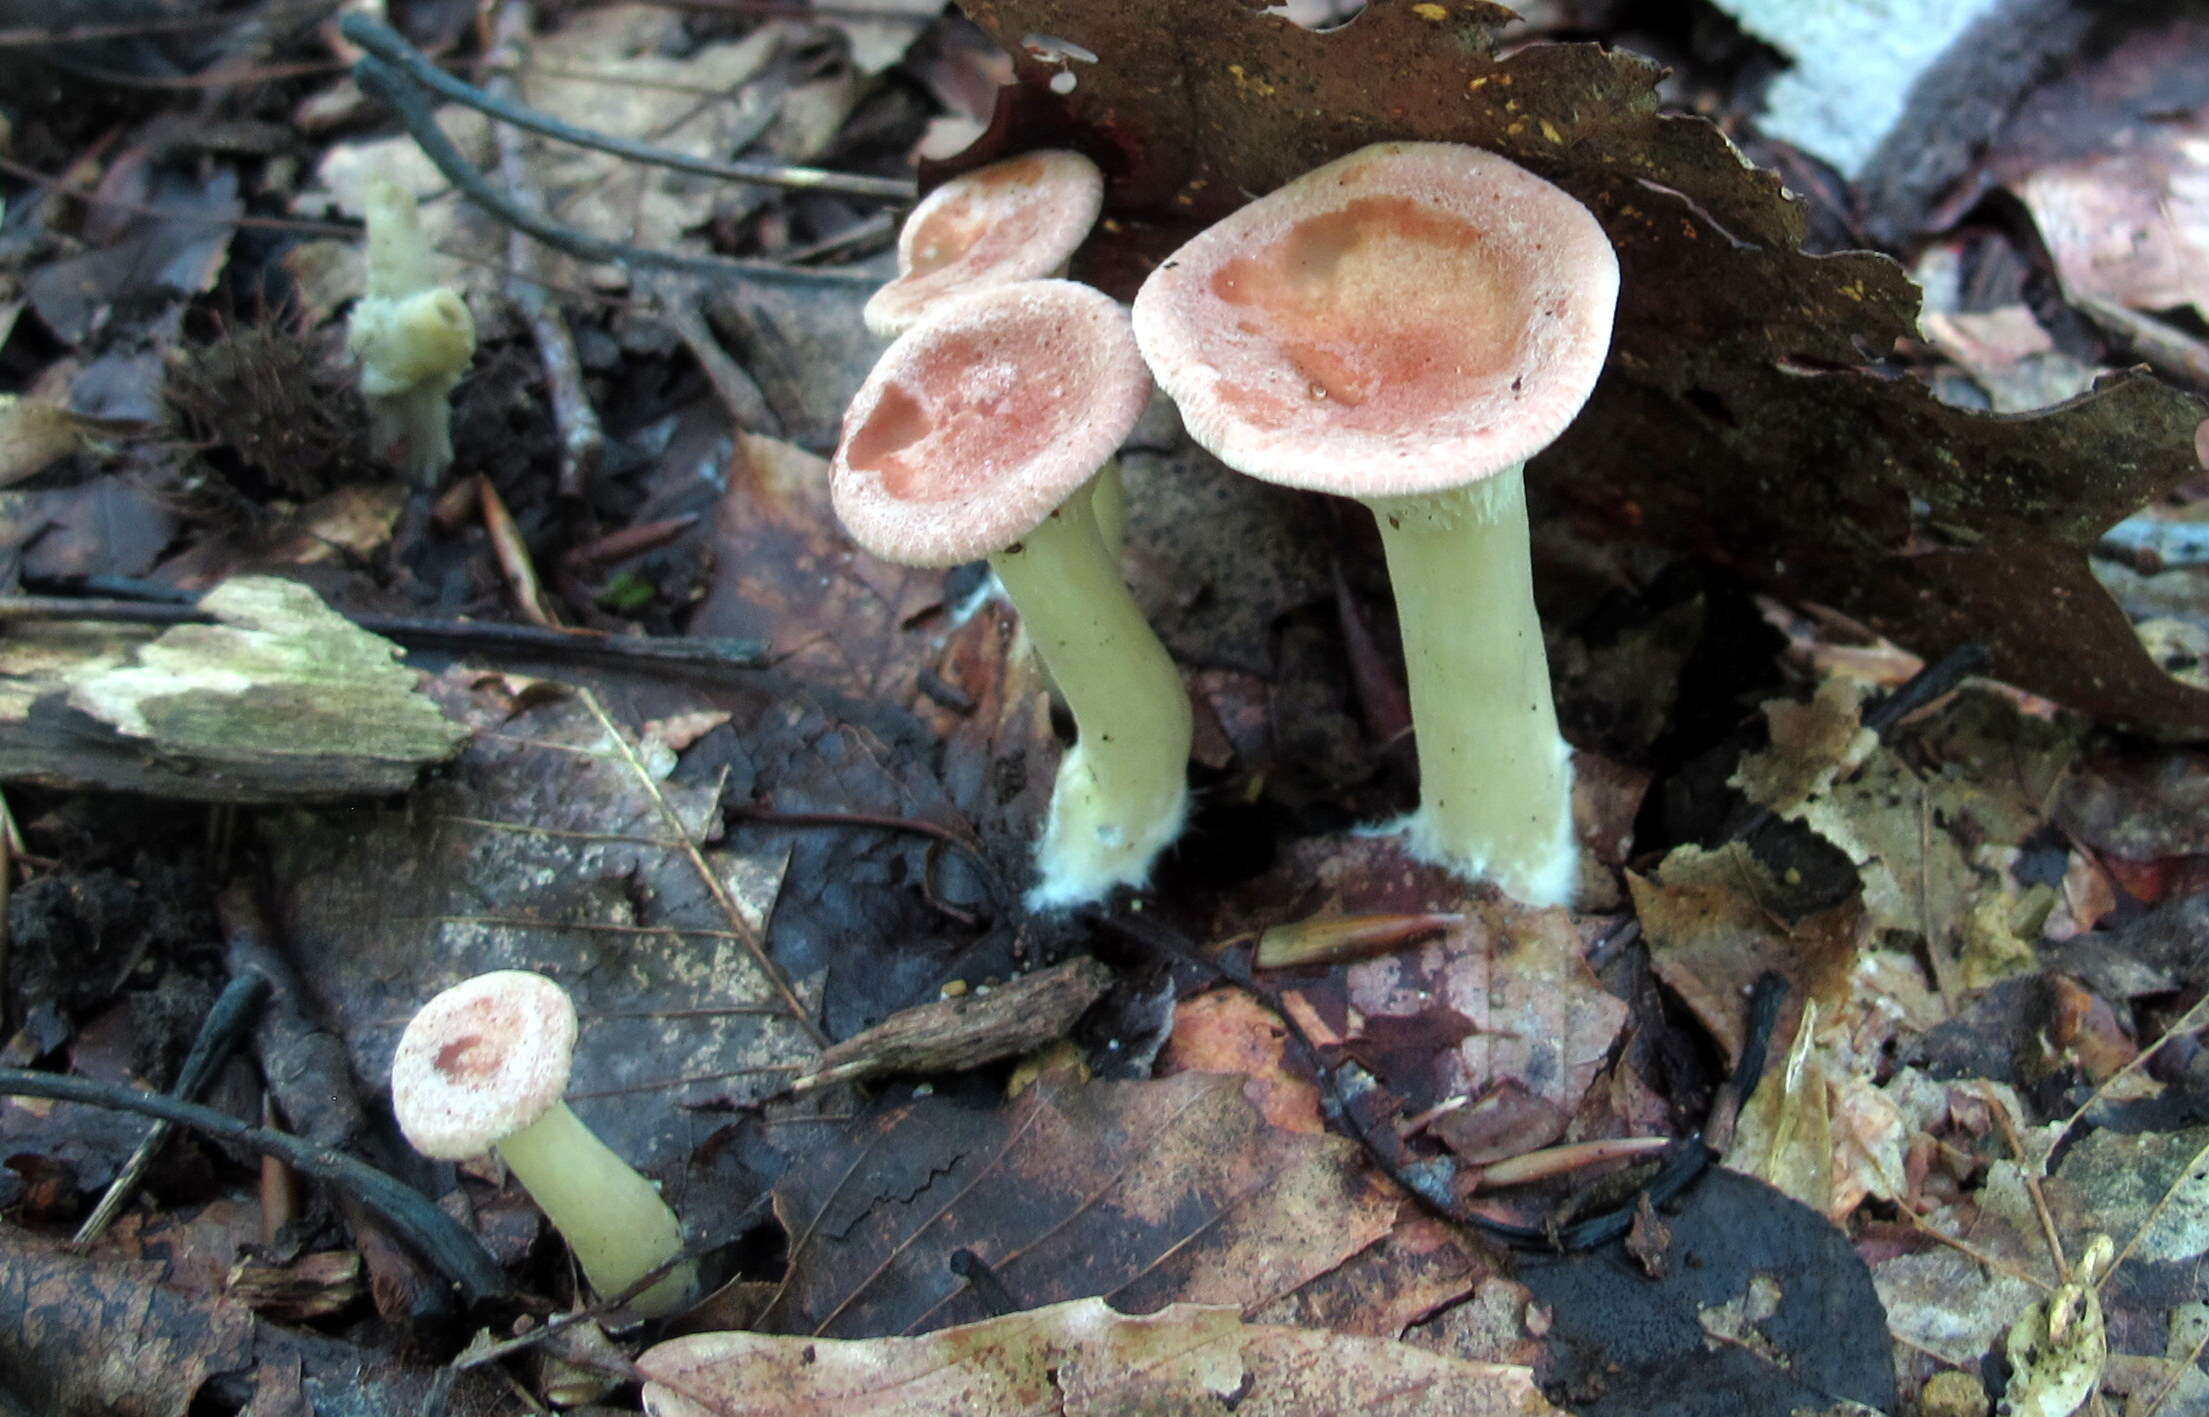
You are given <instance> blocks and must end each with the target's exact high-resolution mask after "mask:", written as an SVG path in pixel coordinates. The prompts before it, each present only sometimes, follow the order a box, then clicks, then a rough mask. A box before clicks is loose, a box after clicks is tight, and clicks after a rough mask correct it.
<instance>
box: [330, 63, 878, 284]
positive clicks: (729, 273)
mask: <svg viewBox="0 0 2209 1417" xmlns="http://www.w3.org/2000/svg"><path fill="white" fill-rule="evenodd" d="M353 82H355V83H357V84H359V85H360V87H361V92H363V93H365V94H367V95H368V96H369V97H371V98H375V99H380V100H382V101H383V102H384V103H386V104H388V105H390V107H391V110H392V112H394V113H396V114H398V115H399V121H400V122H401V123H402V124H404V125H405V126H406V130H407V132H408V134H409V135H411V136H412V137H413V139H414V142H415V145H416V146H418V147H420V148H421V149H422V155H423V156H424V157H426V158H428V159H429V160H430V162H431V164H432V165H434V166H435V167H436V168H437V170H438V171H439V172H441V173H443V174H444V177H445V180H446V181H447V182H450V183H452V184H453V186H455V187H457V188H459V189H460V192H461V194H462V195H463V196H465V197H466V198H467V199H468V200H469V201H471V202H474V203H475V204H476V205H477V206H479V207H481V208H483V209H484V210H485V211H487V212H489V213H490V214H491V215H492V216H493V217H495V218H497V219H498V220H499V221H501V222H503V223H505V224H506V225H508V226H510V227H513V228H514V229H515V230H516V231H523V232H527V233H528V234H529V235H531V236H534V237H536V238H537V239H538V240H539V241H542V242H544V243H545V244H546V245H547V246H550V247H552V248H553V249H555V250H559V251H565V252H567V253H568V254H569V255H571V256H574V257H576V258H577V259H579V260H584V261H610V262H613V263H615V264H617V265H625V266H633V267H640V268H644V269H651V270H670V271H681V272H684V273H685V274H688V275H695V276H704V277H706V278H708V279H712V280H719V281H743V280H761V281H774V280H780V281H792V282H797V283H800V284H806V285H851V284H854V283H863V282H864V279H865V278H864V277H860V276H854V275H851V274H848V273H845V272H840V271H824V270H814V269H811V268H809V267H803V266H778V265H776V264H774V263H773V262H771V261H739V260H735V259H732V258H730V257H727V256H690V255H685V254H683V253H681V252H678V251H654V250H652V249H650V248H649V247H644V246H631V245H629V244H628V243H627V242H623V241H608V240H606V239H604V238H603V237H598V236H593V235H591V234H590V233H589V232H587V231H581V230H578V229H577V228H575V227H572V226H568V225H566V224H564V223H562V222H557V221H554V220H552V218H550V217H548V216H545V215H544V214H543V213H541V212H535V211H531V210H530V209H528V208H527V207H524V206H521V205H520V204H518V203H516V202H514V201H511V200H509V199H508V198H507V197H506V196H505V195H504V194H503V193H501V192H499V191H498V190H497V189H496V188H494V187H492V186H491V184H490V183H489V182H488V181H486V180H485V179H484V176H483V174H482V173H481V172H479V171H477V170H476V167H475V165H474V164H473V163H471V162H469V161H468V159H467V158H465V157H463V156H461V153H460V149H458V148H456V147H454V146H453V144H452V139H450V138H448V137H446V136H445V132H444V130H443V129H442V128H439V127H438V126H437V120H436V118H434V117H433V116H431V114H430V111H429V108H428V106H427V105H426V104H424V103H423V102H422V95H421V91H420V90H418V89H416V88H415V87H414V86H413V85H412V84H410V83H408V82H407V81H406V79H405V77H404V76H403V75H401V74H400V73H399V71H397V70H396V69H393V68H392V67H391V66H390V65H388V64H386V63H384V62H383V61H382V60H381V59H377V58H375V57H374V56H369V57H367V58H364V59H362V60H361V61H360V62H359V63H358V64H355V65H354V66H353Z"/></svg>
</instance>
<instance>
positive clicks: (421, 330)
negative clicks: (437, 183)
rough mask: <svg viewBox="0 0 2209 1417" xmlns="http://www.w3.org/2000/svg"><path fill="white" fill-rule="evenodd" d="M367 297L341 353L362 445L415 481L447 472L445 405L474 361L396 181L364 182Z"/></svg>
mask: <svg viewBox="0 0 2209 1417" xmlns="http://www.w3.org/2000/svg"><path fill="white" fill-rule="evenodd" d="M366 204H367V215H368V289H367V293H366V294H364V295H362V296H361V299H360V303H359V304H357V305H355V306H354V307H353V317H352V320H351V322H350V323H349V324H348V325H347V327H346V347H347V348H348V349H350V350H351V351H352V353H353V357H354V358H355V359H357V360H358V361H360V386H361V394H362V395H363V396H364V397H365V398H366V399H367V400H368V421H369V429H368V432H369V441H370V444H371V446H373V447H374V448H375V450H376V452H377V454H378V455H379V456H381V457H384V458H387V459H389V460H390V462H391V463H392V464H393V465H394V466H396V467H397V468H399V470H400V471H402V472H404V473H406V475H407V476H408V477H410V478H412V479H413V480H415V481H416V482H420V483H425V484H426V483H433V482H435V481H436V480H437V479H438V478H439V477H440V476H442V475H443V474H444V471H445V469H446V468H448V467H450V466H451V465H452V460H453V440H452V409H451V405H450V403H449V401H448V400H449V398H450V396H451V394H452V391H453V388H454V386H455V385H457V384H458V383H459V382H460V376H461V375H462V374H463V373H464V372H466V370H467V368H468V361H469V360H471V359H473V358H474V357H475V352H476V326H475V320H474V317H472V316H471V315H469V313H468V305H467V302H466V301H464V300H462V299H461V298H460V296H459V295H458V294H457V293H456V292H454V291H452V290H449V289H447V288H445V287H444V286H441V285H439V284H437V282H436V280H435V278H434V276H433V275H432V272H431V269H430V267H431V262H430V245H429V242H428V240H426V239H425V238H424V237H423V235H422V228H421V223H420V220H419V215H418V213H417V212H416V210H415V205H414V196H413V194H412V193H410V192H408V191H407V190H406V189H405V188H404V187H401V186H400V185H399V184H397V183H396V182H392V181H389V180H387V179H384V178H380V177H379V178H377V179H376V180H374V181H372V182H370V183H369V184H368V192H367V197H366Z"/></svg>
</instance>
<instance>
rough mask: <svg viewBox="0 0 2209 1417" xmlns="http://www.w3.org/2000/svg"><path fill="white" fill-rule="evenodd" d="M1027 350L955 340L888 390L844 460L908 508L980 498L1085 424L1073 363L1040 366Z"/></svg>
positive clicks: (852, 438) (946, 339) (1003, 342)
mask: <svg viewBox="0 0 2209 1417" xmlns="http://www.w3.org/2000/svg"><path fill="white" fill-rule="evenodd" d="M1023 344H1024V342H1021V341H1017V340H1007V339H1003V338H990V337H987V336H984V335H977V334H971V333H960V334H946V335H944V336H942V337H941V338H939V339H937V340H935V341H934V342H933V343H932V344H931V345H930V346H929V348H928V350H927V355H926V358H925V359H923V360H919V361H916V362H915V363H914V364H913V365H912V366H911V367H909V368H908V369H906V370H904V371H903V373H902V376H901V377H900V378H899V380H898V381H896V382H893V383H890V384H888V385H886V386H884V388H883V390H882V396H881V397H880V398H879V399H877V400H876V401H875V404H874V407H873V408H872V409H871V410H869V412H868V414H867V418H866V421H865V422H863V423H861V424H860V425H859V426H858V427H856V428H853V429H851V430H849V431H848V432H847V433H846V434H845V440H844V461H845V463H846V465H848V466H849V467H850V468H851V470H852V471H854V472H860V473H865V474H867V475H868V476H870V477H873V478H876V479H877V480H879V481H880V483H881V484H882V489H883V491H885V492H887V493H888V494H889V495H890V496H891V497H893V498H896V499H897V500H899V501H901V502H948V501H952V500H954V499H957V498H960V497H964V496H968V495H971V494H972V493H974V492H975V491H976V490H978V489H979V488H982V487H986V486H988V485H989V484H990V483H992V482H994V481H996V480H997V479H998V478H1000V477H1002V476H1004V475H1005V474H1006V473H1007V472H1008V471H1009V470H1011V469H1013V468H1017V467H1019V466H1020V465H1021V464H1023V463H1025V462H1026V461H1028V460H1029V459H1030V458H1032V457H1034V456H1035V455H1036V454H1037V452H1039V451H1040V450H1042V449H1043V448H1045V447H1046V446H1048V445H1049V444H1050V442H1051V441H1052V440H1053V439H1055V438H1057V437H1059V436H1061V435H1062V433H1063V432H1064V431H1065V425H1067V424H1069V423H1071V422H1072V421H1073V420H1075V419H1077V418H1079V417H1080V416H1082V412H1083V402H1082V400H1080V399H1078V398H1074V397H1071V396H1070V393H1071V391H1070V390H1069V389H1068V388H1067V387H1066V382H1065V376H1064V372H1063V369H1064V366H1063V361H1051V362H1049V363H1045V364H1043V365H1042V366H1041V367H1037V366H1036V364H1035V363H1034V362H1033V361H1031V360H1028V359H1022V358H1021V357H1020V356H1021V355H1022V354H1023V353H1027V354H1030V355H1033V354H1036V353H1038V352H1039V351H1036V350H1031V349H1025V348H1024V347H1023Z"/></svg>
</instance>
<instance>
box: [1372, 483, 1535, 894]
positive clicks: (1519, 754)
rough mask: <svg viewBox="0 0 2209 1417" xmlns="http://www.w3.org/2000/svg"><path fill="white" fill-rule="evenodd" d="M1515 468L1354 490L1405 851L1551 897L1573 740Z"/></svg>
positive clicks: (1508, 888)
mask: <svg viewBox="0 0 2209 1417" xmlns="http://www.w3.org/2000/svg"><path fill="white" fill-rule="evenodd" d="M1521 473H1522V468H1521V467H1512V468H1507V469H1505V470H1503V471H1501V472H1499V473H1496V474H1495V475H1494V476H1492V477H1488V478H1484V479H1482V480H1481V481H1479V482H1475V483H1472V484H1471V485H1469V486H1466V487H1461V488H1457V489H1455V490H1452V491H1449V492H1438V493H1430V494H1425V495H1417V496H1406V497H1374V498H1369V499H1365V501H1366V506H1367V507H1369V508H1370V509H1371V510H1372V512H1373V515H1374V518H1375V519H1376V520H1377V521H1379V523H1380V528H1381V544H1382V546H1383V547H1384V549H1385V550H1386V551H1387V554H1388V576H1389V580H1390V581H1391V582H1392V583H1393V585H1394V586H1395V591H1396V618H1397V622H1398V624H1399V625H1400V626H1401V627H1402V634H1403V643H1404V670H1405V675H1406V677H1407V678H1408V679H1409V681H1410V687H1411V717H1412V722H1413V724H1414V725H1415V732H1416V733H1417V735H1418V740H1419V783H1420V802H1419V810H1418V811H1416V812H1414V813H1413V814H1412V815H1411V816H1410V817H1408V818H1406V819H1405V821H1404V822H1403V823H1401V824H1400V825H1401V829H1402V830H1403V831H1404V832H1405V834H1406V835H1407V837H1408V838H1409V840H1410V845H1411V849H1412V851H1413V853H1414V854H1416V855H1418V856H1419V857H1421V858H1422V859H1425V860H1429V861H1433V862H1435V863H1436V864H1438V865H1443V866H1447V867H1449V868H1450V869H1452V870H1454V871H1458V872H1461V873H1463V874H1464V875H1466V876H1468V877H1470V878H1473V879H1480V878H1483V877H1486V878H1488V879H1492V880H1494V881H1495V882H1496V884H1497V885H1499V886H1501V887H1502V888H1503V890H1504V892H1505V893H1506V894H1508V895H1510V896H1513V897H1515V898H1516V899H1518V900H1521V901H1524V902H1526V903H1527V904H1529V905H1562V904H1564V903H1566V902H1567V901H1568V900H1570V899H1571V896H1572V892H1573V886H1574V884H1575V882H1576V881H1577V879H1578V876H1579V852H1578V848H1577V846H1576V844H1575V842H1574V840H1573V832H1572V750H1571V749H1570V748H1569V747H1567V746H1566V744H1565V740H1564V739H1563V738H1562V737H1561V736H1559V734H1558V732H1557V710H1556V708H1555V707H1554V706H1553V705H1552V703H1551V701H1550V692H1549V658H1548V655H1547V653H1546V652H1545V651H1544V650H1543V648H1542V626H1541V622H1540V620H1539V619H1537V618H1536V616H1535V612H1534V577H1533V568H1532V565H1531V562H1530V558H1529V555H1528V550H1527V524H1526V483H1525V479H1524V478H1523V477H1522V476H1521Z"/></svg>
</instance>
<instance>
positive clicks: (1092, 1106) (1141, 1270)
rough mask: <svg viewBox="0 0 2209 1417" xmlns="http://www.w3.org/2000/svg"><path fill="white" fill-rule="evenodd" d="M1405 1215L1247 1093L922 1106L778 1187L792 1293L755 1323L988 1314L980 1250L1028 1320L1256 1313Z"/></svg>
mask: <svg viewBox="0 0 2209 1417" xmlns="http://www.w3.org/2000/svg"><path fill="white" fill-rule="evenodd" d="M1396 1205H1397V1199H1396V1197H1395V1196H1394V1195H1393V1193H1392V1192H1391V1191H1390V1189H1389V1188H1388V1187H1387V1186H1386V1185H1385V1184H1383V1183H1382V1182H1380V1181H1379V1180H1377V1179H1376V1178H1374V1177H1373V1176H1372V1175H1371V1174H1370V1173H1368V1172H1367V1171H1366V1170H1365V1168H1364V1166H1363V1163H1362V1157H1361V1155H1360V1153H1359V1152H1358V1150H1357V1148H1356V1147H1354V1146H1353V1145H1352V1144H1351V1143H1349V1142H1348V1141H1345V1140H1343V1139H1342V1138H1340V1137H1335V1136H1313V1135H1309V1134H1306V1133H1299V1132H1285V1131H1281V1130H1278V1129H1276V1128H1274V1127H1271V1126H1268V1125H1266V1123H1265V1122H1264V1121H1263V1120H1261V1119H1260V1118H1259V1116H1258V1114H1257V1113H1256V1112H1255V1111H1254V1110H1253V1109H1252V1108H1251V1106H1250V1104H1249V1103H1248V1102H1246V1101H1245V1100H1244V1098H1243V1088H1242V1079H1241V1078H1240V1077H1239V1076H1235V1075H1222V1074H1217V1073H1183V1074H1181V1075H1180V1076H1178V1077H1172V1078H1167V1079H1165V1080H1163V1081H1159V1082H1139V1083H1092V1084H1090V1085H1088V1086H1069V1085H1068V1084H1066V1083H1064V1082H1062V1081H1059V1080H1057V1079H1054V1078H1045V1079H1043V1080H1040V1081H1039V1082H1038V1083H1037V1085H1035V1086H1033V1087H1030V1088H1028V1089H1027V1090H1026V1091H1024V1092H1022V1093H1021V1094H1020V1096H1019V1097H1018V1098H1016V1099H1014V1101H1013V1102H1012V1103H1010V1104H1009V1105H1008V1106H1006V1107H1004V1108H1001V1109H997V1110H994V1111H988V1112H977V1111H975V1110H973V1109H972V1108H969V1107H961V1106H959V1105H957V1104H955V1103H952V1102H950V1101H948V1100H942V1099H933V1098H929V1099H921V1100H917V1101H914V1102H909V1103H906V1104H904V1105H901V1106H896V1107H891V1108H888V1109H886V1110H884V1111H881V1112H878V1113H877V1114H875V1115H874V1116H872V1117H871V1118H869V1119H867V1120H865V1121H863V1122H862V1123H860V1124H859V1125H858V1126H856V1127H854V1128H853V1129H852V1130H851V1131H850V1133H849V1134H848V1135H844V1136H840V1137H838V1138H836V1139H835V1140H834V1141H833V1142H824V1143H823V1144H821V1145H819V1146H817V1147H816V1148H814V1149H812V1150H811V1151H809V1153H808V1154H807V1155H806V1156H805V1157H804V1159H803V1160H802V1161H801V1162H800V1163H799V1164H798V1166H797V1167H796V1168H794V1169H793V1170H792V1171H791V1172H790V1173H789V1174H788V1175H786V1176H785V1177H784V1178H783V1179H782V1181H781V1182H780V1183H778V1184H777V1186H776V1188H775V1209H776V1213H777V1215H778V1216H780V1217H781V1219H782V1222H783V1224H784V1226H785V1227H786V1228H787V1229H788V1231H789V1232H790V1235H791V1241H790V1260H789V1266H790V1268H789V1277H788V1279H787V1280H786V1282H785V1284H784V1287H783V1290H782V1292H781V1293H780V1294H778V1295H777V1296H776V1298H775V1300H774V1302H772V1303H770V1304H769V1305H768V1306H767V1308H766V1310H765V1312H764V1313H763V1314H761V1315H760V1317H759V1318H758V1320H757V1323H756V1326H757V1327H759V1328H761V1329H764V1330H768V1331H773V1332H780V1333H799V1334H815V1335H843V1336H856V1335H875V1334H892V1333H916V1332H926V1331H930V1330H933V1329H937V1328H941V1327H944V1326H947V1325H950V1324H954V1323H959V1322H963V1321H971V1320H973V1319H974V1318H975V1317H976V1316H977V1315H979V1314H982V1313H986V1312H987V1309H986V1307H985V1306H984V1305H983V1304H982V1302H981V1300H980V1299H979V1298H978V1296H977V1295H976V1293H975V1292H974V1291H973V1290H971V1289H969V1288H968V1287H967V1286H966V1284H965V1282H964V1281H963V1280H961V1279H959V1278H958V1277H957V1276H956V1275H954V1274H953V1273H952V1271H951V1269H950V1268H949V1260H950V1257H951V1253H952V1251H954V1250H956V1249H960V1248H965V1249H970V1250H972V1251H973V1252H974V1253H975V1254H976V1255H977V1256H978V1257H979V1258H980V1259H981V1260H982V1261H983V1262H984V1263H985V1264H986V1265H988V1266H989V1268H990V1270H991V1271H992V1272H993V1273H994V1274H995V1276H996V1278H997V1280H998V1281H999V1283H1001V1284H1002V1285H1003V1287H1004V1289H1005V1290H1006V1291H1007V1292H1009V1293H1010V1294H1012V1295H1013V1296H1014V1297H1015V1298H1016V1299H1017V1300H1018V1301H1019V1302H1020V1303H1023V1304H1028V1305H1041V1304H1048V1303H1054V1302H1057V1301H1059V1300H1063V1299H1069V1298H1075V1297H1079V1296H1082V1295H1089V1294H1101V1295H1103V1296H1104V1297H1106V1298H1107V1299H1110V1300H1111V1301H1112V1302H1113V1303H1115V1304H1117V1305H1120V1306H1122V1307H1125V1308H1129V1309H1137V1310H1141V1309H1150V1308H1156V1307H1158V1306H1159V1305H1161V1304H1165V1303H1170V1302H1186V1303H1210V1304H1217V1303H1232V1304H1237V1305H1240V1306H1243V1307H1244V1308H1256V1307H1258V1306H1260V1305H1263V1304H1265V1303H1267V1302H1269V1301H1271V1300H1273V1299H1275V1298H1277V1297H1279V1296H1281V1295H1284V1294H1288V1293H1290V1292H1292V1291H1294V1290H1295V1289H1296V1288H1297V1287H1298V1286H1299V1285H1301V1284H1304V1283H1306V1282H1307V1281H1309V1280H1310V1279H1311V1278H1312V1277H1313V1276H1315V1275H1318V1274H1322V1273H1324V1272H1326V1271H1327V1270H1329V1269H1331V1268H1333V1267H1334V1266H1335V1265H1337V1264H1339V1263H1341V1262H1342V1261H1343V1260H1344V1259H1345V1258H1347V1257H1348V1256H1350V1255H1353V1254H1355V1253H1357V1252H1358V1251H1359V1250H1362V1249H1363V1248H1365V1247H1366V1246H1367V1245H1369V1244H1371V1243H1372V1242H1373V1241H1374V1240H1375V1239H1377V1238H1378V1237H1379V1236H1380V1235H1381V1234H1383V1233H1384V1232H1386V1231H1387V1230H1388V1228H1389V1227H1390V1226H1391V1225H1392V1224H1393V1223H1394V1219H1395V1214H1396Z"/></svg>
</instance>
